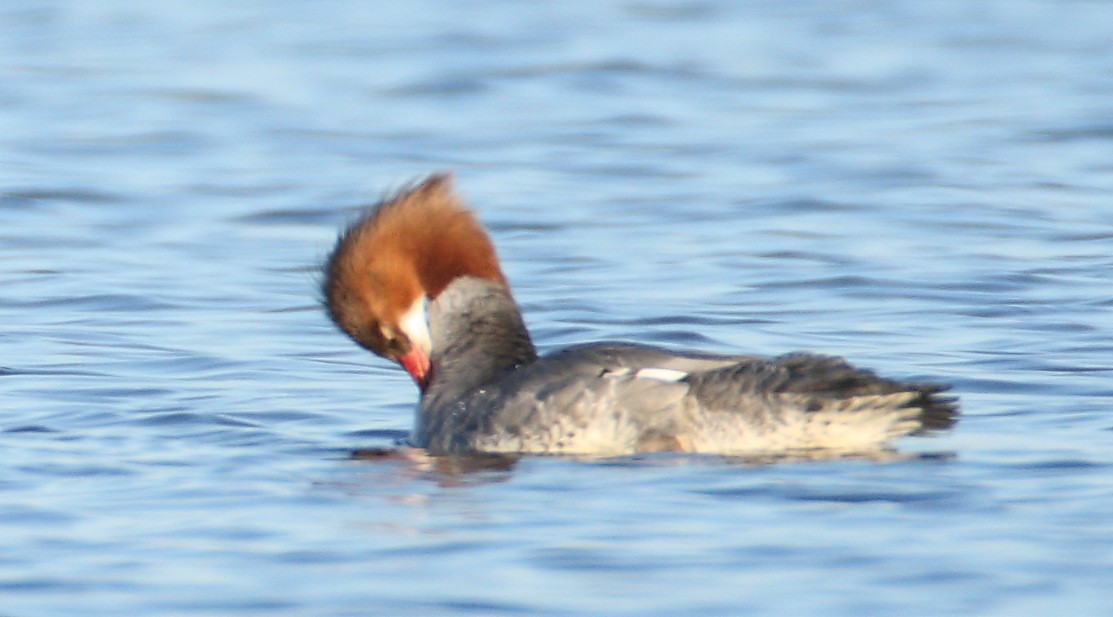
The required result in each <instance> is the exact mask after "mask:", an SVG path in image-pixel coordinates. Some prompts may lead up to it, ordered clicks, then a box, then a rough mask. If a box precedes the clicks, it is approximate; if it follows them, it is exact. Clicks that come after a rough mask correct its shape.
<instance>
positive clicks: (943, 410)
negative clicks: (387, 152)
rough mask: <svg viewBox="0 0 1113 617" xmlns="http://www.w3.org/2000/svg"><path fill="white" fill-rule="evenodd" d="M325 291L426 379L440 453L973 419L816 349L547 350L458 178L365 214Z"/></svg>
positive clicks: (717, 446) (419, 436)
mask: <svg viewBox="0 0 1113 617" xmlns="http://www.w3.org/2000/svg"><path fill="white" fill-rule="evenodd" d="M322 288H323V289H322V292H323V297H324V304H325V307H326V310H327V313H328V315H329V317H330V318H331V320H332V321H333V322H334V323H335V324H336V326H338V327H339V329H340V330H341V331H342V332H343V333H345V334H346V335H347V336H348V337H350V338H351V339H352V340H353V341H354V342H355V343H356V344H358V345H359V346H361V347H363V348H365V349H367V350H369V351H371V352H373V353H374V354H377V355H378V356H381V357H383V358H385V359H387V360H390V361H393V362H395V363H397V364H399V365H401V367H402V368H404V369H405V371H406V372H407V373H409V375H410V377H412V379H413V381H414V383H415V384H416V385H417V387H418V389H419V391H420V399H419V401H418V404H417V408H416V419H415V422H414V429H413V432H412V433H411V435H410V438H409V444H408V445H410V446H412V447H414V448H418V449H422V450H424V451H425V452H426V453H428V454H430V455H479V454H492V455H528V454H550V455H585V456H626V455H638V454H642V453H654V452H673V453H697V454H715V455H723V456H740V457H780V456H790V455H792V454H793V453H801V452H813V453H814V452H828V453H860V452H872V451H876V450H884V449H889V448H890V443H891V442H892V441H893V440H895V439H897V438H901V437H905V436H908V435H920V434H925V433H930V432H935V431H940V430H945V429H948V428H950V427H951V426H952V425H953V424H954V423H955V421H956V418H957V414H958V406H957V397H952V396H948V395H947V394H946V391H947V390H948V386H946V385H942V384H937V383H925V382H916V381H900V380H894V379H888V378H884V377H880V376H878V375H877V374H876V373H875V372H873V371H870V370H866V369H861V368H857V367H855V366H853V365H852V364H850V363H849V362H848V361H847V360H846V359H844V358H841V357H837V356H830V355H821V354H816V353H809V352H793V353H788V354H784V355H779V356H762V355H737V354H722V353H710V352H704V351H676V350H672V349H665V348H661V347H656V346H651V345H646V344H640V343H633V342H598V343H585V344H579V345H574V346H571V347H567V348H564V349H561V350H558V351H555V352H552V353H549V354H546V355H543V356H542V355H539V354H538V352H537V348H536V347H535V345H534V343H533V340H532V338H531V337H530V333H529V331H528V330H527V328H526V325H525V322H524V320H523V317H522V312H521V309H520V308H519V306H518V304H517V302H516V301H515V299H514V296H513V294H512V292H511V289H510V284H509V281H508V280H507V277H506V275H505V274H504V272H503V270H502V266H501V265H500V261H499V258H498V255H497V253H496V250H495V245H494V244H493V242H492V241H491V238H490V236H489V235H488V233H487V231H486V230H485V229H484V227H483V225H482V224H481V223H480V222H479V219H478V218H477V216H476V214H475V213H474V212H473V211H472V210H471V209H469V207H468V206H467V205H466V203H465V200H464V199H463V198H462V197H461V196H460V195H459V194H458V192H457V190H456V189H455V186H454V178H453V176H452V174H451V173H436V174H433V175H430V176H428V177H426V178H424V179H422V180H419V181H416V182H414V183H412V184H410V185H408V186H406V187H404V188H402V189H401V190H399V191H397V192H395V193H393V194H390V195H388V196H387V197H386V198H384V199H383V200H381V201H380V202H379V203H378V204H376V205H375V206H373V207H371V208H370V209H368V210H367V211H366V212H365V213H364V214H363V215H362V216H360V217H359V218H358V219H357V220H355V221H354V222H352V223H351V224H350V225H349V226H348V227H347V228H346V229H345V230H344V231H342V232H341V234H340V235H339V238H338V240H337V242H336V245H335V247H334V248H333V249H332V251H331V253H330V255H329V257H328V259H327V263H326V264H325V268H324V282H323V285H322Z"/></svg>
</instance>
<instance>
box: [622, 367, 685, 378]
mask: <svg viewBox="0 0 1113 617" xmlns="http://www.w3.org/2000/svg"><path fill="white" fill-rule="evenodd" d="M634 376H635V377H638V378H641V379H656V380H657V381H680V380H681V379H684V378H685V377H687V376H688V373H686V372H684V371H678V370H676V369H671V368H643V369H641V370H640V371H638V372H637V373H636V374H635V375H634Z"/></svg>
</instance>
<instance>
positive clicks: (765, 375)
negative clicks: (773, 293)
mask: <svg viewBox="0 0 1113 617" xmlns="http://www.w3.org/2000/svg"><path fill="white" fill-rule="evenodd" d="M687 381H688V382H689V383H690V384H691V386H692V393H693V395H694V396H695V397H696V399H697V400H698V401H699V403H700V405H701V406H702V407H704V408H707V409H712V410H723V411H725V410H729V409H732V408H737V407H738V405H739V403H738V401H739V398H740V397H742V398H746V397H759V398H765V399H772V398H781V399H784V400H791V401H795V402H796V405H798V406H802V407H803V410H804V411H805V412H817V411H820V410H825V409H832V408H835V407H840V406H841V407H843V408H848V409H849V408H855V409H858V408H862V407H863V406H869V405H872V406H877V407H890V406H891V407H893V408H894V409H898V408H899V409H913V410H918V414H917V416H916V419H917V421H918V427H917V430H937V429H946V428H950V427H951V426H952V425H953V424H954V422H955V418H956V416H957V414H958V408H957V405H956V399H955V398H953V397H948V396H944V395H942V393H943V392H944V391H946V389H947V387H946V386H941V385H937V384H928V383H917V382H902V381H896V380H891V379H885V378H882V377H879V376H878V375H877V374H876V373H874V372H873V371H869V370H865V369H860V368H857V367H855V366H853V365H851V364H849V363H848V362H847V361H846V360H844V359H843V358H838V357H833V356H821V355H814V354H806V353H793V354H788V355H784V356H779V357H776V358H750V359H747V360H744V361H741V362H738V363H736V364H733V365H731V366H728V367H724V368H720V369H715V370H712V371H707V372H703V373H696V374H693V375H691V376H689V377H688V379H687Z"/></svg>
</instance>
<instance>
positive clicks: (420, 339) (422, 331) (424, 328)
mask: <svg viewBox="0 0 1113 617" xmlns="http://www.w3.org/2000/svg"><path fill="white" fill-rule="evenodd" d="M427 303H428V301H427V299H426V297H425V296H424V295H422V296H421V297H419V298H418V299H417V300H415V301H414V303H413V305H411V306H410V308H409V309H408V310H407V311H406V312H405V313H403V314H402V320H401V323H399V324H398V326H399V327H400V328H401V329H402V331H403V332H405V333H406V336H408V337H409V339H410V343H411V344H412V345H415V346H417V347H418V348H419V349H421V350H423V351H424V352H425V355H426V356H428V355H429V353H430V350H431V348H432V347H433V343H432V341H431V340H430V338H429V317H428V314H427V313H426V309H425V307H426V304H427Z"/></svg>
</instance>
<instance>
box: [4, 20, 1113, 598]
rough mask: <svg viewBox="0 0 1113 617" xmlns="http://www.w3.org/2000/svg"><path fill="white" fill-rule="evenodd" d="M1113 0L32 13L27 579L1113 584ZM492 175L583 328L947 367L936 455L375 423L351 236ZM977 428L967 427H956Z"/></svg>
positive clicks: (532, 270)
mask: <svg viewBox="0 0 1113 617" xmlns="http://www.w3.org/2000/svg"><path fill="white" fill-rule="evenodd" d="M1110 33H1113V13H1111V12H1110V11H1108V10H1107V8H1106V6H1105V5H1104V4H1102V3H1099V2H979V3H965V2H932V3H918V2H891V3H885V4H883V5H875V4H871V3H858V2H834V3H828V2H812V3H791V4H789V3H776V2H745V3H735V2H728V1H726V0H718V1H716V0H710V1H707V2H667V1H661V2H591V3H588V2H558V3H548V4H547V5H545V6H542V5H540V4H536V3H511V2H494V3H478V2H476V3H472V2H460V3H453V4H451V6H445V5H443V4H441V3H432V2H412V3H405V4H400V5H398V6H393V7H391V8H381V9H379V8H371V7H369V6H367V5H365V4H362V3H354V2H342V1H335V2H323V3H293V2H275V3H262V2H249V3H239V4H237V5H235V6H234V7H230V6H229V5H228V4H227V3H219V2H212V1H211V0H195V1H193V2H188V3H186V2H174V1H170V2H158V3H150V4H144V5H136V4H135V3H128V2H117V1H107V2H97V3H84V4H72V3H57V2H48V1H36V2H23V3H15V4H12V5H5V6H4V7H3V8H0V321H2V323H3V324H4V327H3V328H0V409H2V413H0V452H2V456H0V461H2V462H0V538H2V542H0V546H2V547H3V549H2V550H0V615H4V616H5V617H7V616H9V615H10V616H23V615H28V616H30V615H35V616H46V615H66V616H69V615H74V614H78V613H79V614H82V615H90V616H98V615H105V616H113V617H118V616H121V615H221V616H227V615H259V614H267V615H314V616H318V615H392V616H404V615H492V614H494V615H498V614H506V615H539V616H572V615H592V616H597V615H630V616H635V615H637V616H646V615H661V616H665V615H668V616H672V615H680V614H691V615H697V614H699V615H724V616H726V615H740V614H755V615H757V614H770V615H772V614H823V615H853V616H860V615H874V614H876V615H882V614H883V615H922V614H937V615H948V614H949V615H1045V614H1048V613H1055V614H1072V615H1085V614H1108V612H1109V610H1110V609H1109V607H1108V597H1109V593H1108V588H1109V581H1110V580H1113V524H1111V523H1110V518H1109V512H1110V511H1111V510H1113V480H1111V473H1110V472H1111V471H1113V455H1111V454H1110V448H1109V443H1110V438H1111V432H1110V431H1111V430H1113V420H1111V416H1110V405H1111V403H1110V402H1111V401H1113V386H1111V385H1110V384H1111V377H1113V361H1111V360H1110V358H1113V353H1111V352H1113V344H1111V343H1110V337H1109V329H1110V328H1109V324H1110V309H1111V306H1113V301H1111V299H1110V289H1113V202H1111V200H1110V195H1111V194H1113V193H1111V189H1113V173H1111V172H1113V166H1111V164H1110V156H1109V153H1110V152H1113V122H1111V121H1110V118H1113V113H1111V112H1113V106H1111V104H1110V101H1113V54H1110V53H1109V50H1110V49H1111V48H1113V35H1111V34H1110ZM441 169H453V170H456V172H457V180H458V183H459V185H460V186H461V188H462V189H463V190H464V192H465V193H466V194H467V195H468V196H469V198H470V200H471V201H472V203H473V204H474V205H475V207H476V209H477V210H478V211H479V212H480V214H481V217H482V218H483V220H484V221H485V222H486V223H487V224H488V225H489V226H490V228H491V229H492V233H493V236H494V238H495V241H496V243H497V244H498V246H499V248H500V252H501V254H502V257H503V260H504V262H505V264H504V265H505V268H506V270H507V272H508V274H509V276H510V278H511V280H512V281H513V283H514V284H515V290H516V295H517V297H518V299H519V300H520V302H521V303H522V305H523V307H524V309H525V311H526V319H527V321H528V323H529V325H530V326H531V328H532V329H533V332H534V336H535V339H536V340H537V342H538V344H539V345H540V346H541V347H543V348H544V349H546V350H548V349H553V348H557V347H559V346H562V345H566V344H571V343H578V342H585V341H591V340H598V339H626V340H632V341H637V342H643V343H653V344H664V345H671V346H677V347H688V348H696V349H702V350H707V351H731V350H734V351H745V352H753V353H770V354H774V353H781V352H785V351H789V350H797V349H807V350H812V351H817V352H824V353H838V354H841V355H846V356H848V357H849V358H851V359H852V360H853V361H855V362H857V363H859V364H862V365H866V366H870V367H874V368H877V369H879V370H881V371H882V372H883V373H885V374H887V375H891V376H894V377H908V378H925V379H932V380H939V381H944V382H948V383H952V384H954V386H955V391H956V392H957V393H958V394H959V395H960V396H961V397H962V401H963V408H964V412H965V414H964V416H963V418H962V420H961V422H960V424H959V425H958V427H957V428H956V430H954V431H953V432H951V433H948V434H946V435H942V436H937V437H934V438H926V439H908V440H904V441H902V442H901V443H900V444H898V446H899V448H900V450H901V451H902V452H905V453H908V454H913V455H915V454H928V455H931V456H924V457H922V458H912V459H911V460H900V461H893V462H889V463H877V462H870V461H836V462H830V461H827V462H802V463H794V464H779V465H746V464H739V463H737V462H731V461H722V460H719V459H716V458H713V457H711V458H708V457H693V458H686V457H650V458H649V459H644V460H643V459H639V460H617V461H575V460H564V459H546V458H533V459H525V460H522V461H519V462H518V463H517V464H516V465H513V466H511V467H509V468H500V467H492V468H488V469H483V470H479V471H473V472H471V473H454V472H452V471H451V470H445V469H441V470H438V469H436V468H432V467H429V466H425V465H421V464H416V463H413V462H407V461H401V460H373V461H371V460H358V461H353V460H351V458H350V456H349V455H350V453H351V452H352V451H353V450H355V449H359V448H369V447H378V446H383V445H388V444H389V443H390V442H391V440H392V439H393V438H396V437H397V436H399V435H401V434H404V431H406V430H407V429H408V428H409V427H410V425H411V422H412V404H413V401H414V400H415V397H416V393H415V391H414V388H413V387H412V385H410V384H409V383H408V381H407V378H406V376H405V374H404V373H403V372H402V371H401V370H399V369H397V368H395V367H392V366H390V365H388V364H387V363H385V362H383V361H380V360H378V359H376V358H373V357H371V356H369V355H368V354H367V353H365V352H362V351H361V350H359V349H357V348H356V347H355V346H354V345H352V344H351V343H349V342H348V341H347V340H346V339H345V338H343V337H342V336H341V335H340V334H339V333H337V332H336V331H335V330H334V328H333V327H332V326H331V325H330V324H329V323H328V322H327V320H326V318H325V317H324V314H323V312H322V311H321V309H320V306H319V303H318V292H317V286H318V284H319V264H320V263H321V261H322V260H323V258H324V256H325V255H326V254H327V252H328V250H329V248H330V246H331V243H332V242H333V240H334V239H335V235H336V233H337V230H338V229H339V228H340V227H341V226H342V225H343V224H344V223H345V222H346V221H348V220H350V219H351V217H352V216H353V215H354V213H355V212H356V211H357V210H358V208H359V206H360V205H362V204H367V203H370V202H373V201H374V200H376V199H377V198H378V197H379V196H381V195H382V194H383V192H384V191H386V190H388V189H390V188H395V187H398V186H400V185H402V184H403V183H405V182H407V181H409V180H411V179H413V178H414V177H416V176H419V175H421V174H425V173H429V172H432V171H436V170H441ZM936 455H942V456H936Z"/></svg>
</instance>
